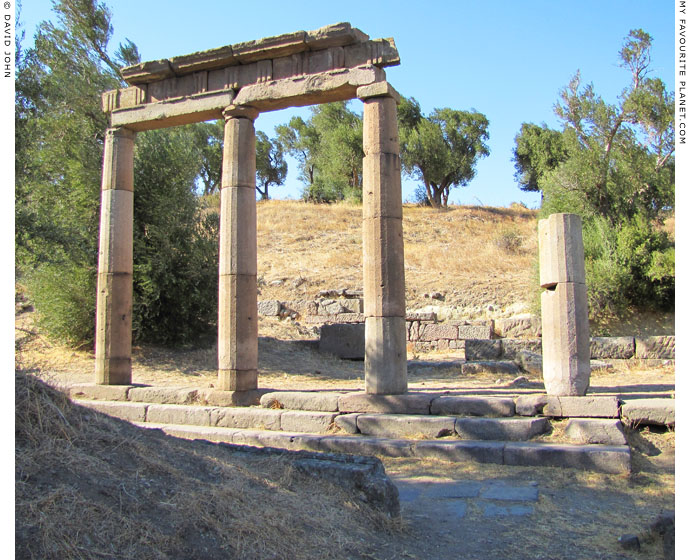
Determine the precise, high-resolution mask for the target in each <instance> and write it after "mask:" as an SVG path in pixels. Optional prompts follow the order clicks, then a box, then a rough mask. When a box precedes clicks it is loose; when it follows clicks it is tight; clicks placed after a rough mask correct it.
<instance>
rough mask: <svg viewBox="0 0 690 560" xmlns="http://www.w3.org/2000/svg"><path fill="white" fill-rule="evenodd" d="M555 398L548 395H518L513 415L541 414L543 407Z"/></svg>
mask: <svg viewBox="0 0 690 560" xmlns="http://www.w3.org/2000/svg"><path fill="white" fill-rule="evenodd" d="M555 399H556V397H549V396H548V395H543V394H539V395H520V396H519V397H518V398H517V399H515V413H516V414H518V415H520V416H537V415H539V414H542V412H543V411H544V407H545V406H546V404H547V403H548V402H549V401H550V400H555Z"/></svg>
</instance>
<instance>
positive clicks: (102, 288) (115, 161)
mask: <svg viewBox="0 0 690 560" xmlns="http://www.w3.org/2000/svg"><path fill="white" fill-rule="evenodd" d="M134 139H135V133H134V132H132V131H131V130H128V129H126V128H123V127H118V128H109V129H108V130H107V131H106V135H105V147H104V153H103V182H102V184H101V232H100V243H99V251H98V294H97V300H96V383H99V384H102V385H127V384H129V383H131V382H132V271H133V261H132V245H133V243H132V236H133V233H132V228H133V220H134V188H133V186H134Z"/></svg>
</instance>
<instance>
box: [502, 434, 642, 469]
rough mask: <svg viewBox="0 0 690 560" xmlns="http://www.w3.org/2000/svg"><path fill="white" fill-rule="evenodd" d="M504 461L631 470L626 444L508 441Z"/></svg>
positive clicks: (507, 462) (525, 464)
mask: <svg viewBox="0 0 690 560" xmlns="http://www.w3.org/2000/svg"><path fill="white" fill-rule="evenodd" d="M504 462H505V464H506V465H515V466H521V467H562V468H575V469H583V470H590V471H595V472H603V473H611V474H619V473H623V474H627V473H629V472H630V448H629V447H628V446H627V445H622V446H613V445H567V444H546V443H527V442H511V443H506V445H505V450H504Z"/></svg>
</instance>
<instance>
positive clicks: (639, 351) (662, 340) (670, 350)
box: [635, 336, 676, 360]
mask: <svg viewBox="0 0 690 560" xmlns="http://www.w3.org/2000/svg"><path fill="white" fill-rule="evenodd" d="M635 357H636V358H638V359H641V360H647V359H662V360H675V359H676V337H675V336H647V337H641V338H635Z"/></svg>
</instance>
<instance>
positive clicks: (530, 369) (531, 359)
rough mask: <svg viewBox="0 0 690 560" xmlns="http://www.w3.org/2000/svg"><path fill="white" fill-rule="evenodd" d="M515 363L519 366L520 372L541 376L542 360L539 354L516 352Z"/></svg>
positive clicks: (524, 351)
mask: <svg viewBox="0 0 690 560" xmlns="http://www.w3.org/2000/svg"><path fill="white" fill-rule="evenodd" d="M515 361H516V362H517V364H518V365H519V366H520V369H521V370H522V371H524V372H526V373H531V374H532V375H539V376H541V375H542V370H543V366H544V360H543V358H542V357H541V354H537V353H535V352H528V351H526V350H522V351H521V352H518V354H517V356H516V357H515Z"/></svg>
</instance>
